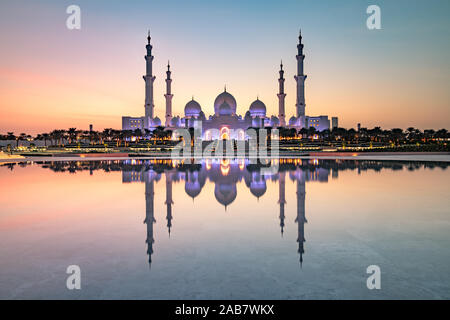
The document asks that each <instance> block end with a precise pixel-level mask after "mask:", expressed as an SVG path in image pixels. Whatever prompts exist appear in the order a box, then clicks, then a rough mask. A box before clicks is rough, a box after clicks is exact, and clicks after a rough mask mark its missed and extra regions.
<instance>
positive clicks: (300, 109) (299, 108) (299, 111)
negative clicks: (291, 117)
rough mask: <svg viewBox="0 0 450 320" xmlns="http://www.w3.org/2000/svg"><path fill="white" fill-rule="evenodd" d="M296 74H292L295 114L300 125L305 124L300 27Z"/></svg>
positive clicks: (304, 76) (303, 56) (304, 77)
mask: <svg viewBox="0 0 450 320" xmlns="http://www.w3.org/2000/svg"><path fill="white" fill-rule="evenodd" d="M297 50H298V52H297V56H296V58H297V74H296V75H295V76H294V78H295V81H296V82H297V99H296V104H295V107H296V116H297V118H300V121H301V122H300V126H301V127H304V126H305V80H306V75H305V74H304V70H303V62H304V60H305V55H304V54H303V43H302V30H301V29H300V31H299V35H298V45H297Z"/></svg>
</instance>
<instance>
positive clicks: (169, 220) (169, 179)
mask: <svg viewBox="0 0 450 320" xmlns="http://www.w3.org/2000/svg"><path fill="white" fill-rule="evenodd" d="M165 204H166V205H167V215H166V219H167V229H168V231H169V237H170V229H171V227H172V204H173V200H172V172H170V171H166V202H165Z"/></svg>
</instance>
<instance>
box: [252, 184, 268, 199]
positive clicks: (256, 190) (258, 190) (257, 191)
mask: <svg viewBox="0 0 450 320" xmlns="http://www.w3.org/2000/svg"><path fill="white" fill-rule="evenodd" d="M266 189H267V188H266V181H265V180H260V181H253V182H252V183H250V192H251V193H252V194H253V195H254V196H255V197H257V198H259V197H261V196H263V195H264V193H266Z"/></svg>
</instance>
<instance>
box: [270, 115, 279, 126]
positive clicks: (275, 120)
mask: <svg viewBox="0 0 450 320" xmlns="http://www.w3.org/2000/svg"><path fill="white" fill-rule="evenodd" d="M270 125H271V126H273V127H278V126H279V125H280V120H279V119H278V118H277V117H276V116H272V117H271V118H270Z"/></svg>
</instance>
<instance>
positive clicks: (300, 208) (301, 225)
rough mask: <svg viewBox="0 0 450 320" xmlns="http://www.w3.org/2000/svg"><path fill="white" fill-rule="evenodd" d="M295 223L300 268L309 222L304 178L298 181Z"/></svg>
mask: <svg viewBox="0 0 450 320" xmlns="http://www.w3.org/2000/svg"><path fill="white" fill-rule="evenodd" d="M295 222H296V223H297V227H298V237H297V242H298V253H299V254H300V266H302V263H303V253H305V249H304V242H305V241H306V240H305V223H306V222H308V221H307V220H306V217H305V180H304V179H303V177H300V179H298V180H297V218H295Z"/></svg>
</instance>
